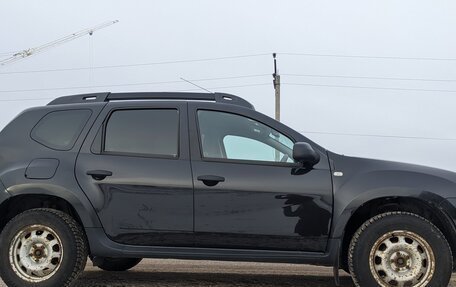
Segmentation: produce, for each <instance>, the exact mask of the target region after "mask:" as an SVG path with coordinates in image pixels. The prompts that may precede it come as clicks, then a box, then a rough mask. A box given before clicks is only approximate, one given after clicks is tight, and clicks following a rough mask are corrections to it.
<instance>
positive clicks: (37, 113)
mask: <svg viewBox="0 0 456 287" xmlns="http://www.w3.org/2000/svg"><path fill="white" fill-rule="evenodd" d="M104 105H105V103H97V104H90V105H85V104H75V105H56V106H46V107H39V108H33V109H29V110H26V111H24V112H23V113H21V114H20V115H18V116H17V117H16V118H15V119H14V120H13V121H12V122H11V123H10V124H8V125H7V126H6V127H5V128H4V129H3V130H2V131H1V133H0V180H1V181H2V182H3V184H4V185H5V188H6V190H7V191H8V193H9V194H10V195H11V196H18V195H26V194H41V195H49V196H55V197H59V198H62V199H64V200H66V201H67V202H69V203H70V204H71V205H72V206H73V207H74V208H75V210H76V211H77V212H78V214H79V216H80V218H81V220H82V222H83V224H84V226H85V227H88V228H91V227H99V226H100V222H99V220H98V217H97V216H96V213H95V212H94V210H93V207H92V205H91V203H90V201H89V200H88V199H87V197H86V196H85V194H84V193H83V192H82V190H81V189H80V188H79V185H78V184H77V182H76V178H75V176H74V163H75V160H76V157H77V155H78V152H79V148H80V146H81V144H82V142H83V141H84V139H85V137H86V135H87V133H88V132H89V130H90V128H91V127H92V124H93V122H94V121H95V119H96V118H97V117H98V114H99V113H100V111H101V110H102V109H103V107H104ZM73 109H84V110H87V109H88V110H90V111H91V115H90V117H89V120H88V121H87V123H86V124H85V126H84V128H83V129H82V131H81V133H80V134H79V137H78V138H77V140H76V142H75V144H74V146H73V147H72V148H71V149H70V150H68V151H59V150H54V149H50V148H48V147H45V146H43V145H42V144H40V143H38V142H36V141H34V140H33V139H32V138H31V137H30V132H31V130H32V128H33V127H34V126H35V125H36V124H37V122H38V121H39V120H40V119H41V118H43V117H44V116H45V115H47V114H48V113H50V112H54V111H65V110H73ZM41 159H43V160H41ZM49 160H51V161H52V162H54V163H55V162H58V167H57V168H55V164H54V165H53V167H52V168H51V169H52V173H53V174H52V173H51V172H50V171H49V172H46V174H39V173H38V174H36V173H35V172H34V171H33V172H32V174H33V175H34V176H32V178H27V177H26V170H27V168H28V167H29V166H31V164H32V163H33V162H35V163H36V162H49ZM32 170H33V164H32V168H31V169H30V171H32ZM35 175H36V176H35ZM43 177H45V179H44V178H43Z"/></svg>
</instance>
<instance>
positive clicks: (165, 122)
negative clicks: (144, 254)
mask: <svg viewBox="0 0 456 287" xmlns="http://www.w3.org/2000/svg"><path fill="white" fill-rule="evenodd" d="M76 177H77V180H78V182H79V184H80V185H81V187H82V189H83V190H84V191H85V193H86V194H87V196H88V197H89V199H90V200H91V202H92V204H93V206H94V208H95V210H96V211H97V213H98V216H99V218H100V221H101V223H102V225H103V228H104V230H105V232H106V233H107V235H108V236H109V237H110V238H111V239H112V240H114V241H116V242H119V243H125V244H132V245H162V246H163V245H172V246H191V245H192V235H193V183H192V177H191V166H190V160H189V149H188V129H187V104H186V103H178V102H153V101H149V102H110V103H108V104H107V106H106V107H105V108H104V110H103V112H102V114H101V115H100V116H99V118H98V120H97V121H96V122H95V124H94V127H93V128H92V130H91V132H90V133H89V135H88V137H87V139H86V141H85V143H84V145H83V147H82V149H81V152H80V154H79V156H78V159H77V163H76Z"/></svg>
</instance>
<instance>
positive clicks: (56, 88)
mask: <svg viewBox="0 0 456 287" xmlns="http://www.w3.org/2000/svg"><path fill="white" fill-rule="evenodd" d="M263 76H269V74H258V75H241V76H231V77H218V78H203V79H190V81H193V82H203V81H217V80H230V79H242V78H252V77H263ZM176 83H182V81H181V80H179V81H177V80H175V81H162V82H143V83H130V84H107V85H90V86H73V87H54V88H33V89H21V90H3V91H2V90H0V93H17V92H37V91H53V90H70V89H87V88H104V87H128V86H145V85H161V84H176Z"/></svg>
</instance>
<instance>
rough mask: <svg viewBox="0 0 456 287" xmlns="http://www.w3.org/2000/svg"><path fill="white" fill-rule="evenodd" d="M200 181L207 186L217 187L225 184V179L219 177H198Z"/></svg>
mask: <svg viewBox="0 0 456 287" xmlns="http://www.w3.org/2000/svg"><path fill="white" fill-rule="evenodd" d="M198 180H199V181H202V182H203V183H204V184H205V185H207V186H215V185H217V184H218V183H219V182H224V181H225V178H224V177H222V176H217V175H201V176H198Z"/></svg>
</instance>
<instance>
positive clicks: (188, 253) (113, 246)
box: [85, 228, 338, 266]
mask: <svg viewBox="0 0 456 287" xmlns="http://www.w3.org/2000/svg"><path fill="white" fill-rule="evenodd" d="M85 230H86V234H87V238H88V240H89V246H90V253H91V254H90V255H91V256H93V257H97V256H98V257H133V258H163V259H166V258H172V259H195V260H220V261H252V262H276V263H300V264H313V265H322V266H334V263H335V259H336V258H337V256H338V254H337V246H338V244H336V243H335V242H331V241H332V239H330V240H329V241H330V242H329V243H330V245H329V246H331V247H330V248H329V251H328V252H327V253H317V252H302V251H277V250H253V249H219V248H196V247H162V246H136V245H126V244H119V243H116V242H114V241H112V240H111V239H109V238H108V237H107V236H106V234H105V233H104V230H103V229H102V228H86V229H85ZM332 243H334V244H332ZM332 246H334V247H332Z"/></svg>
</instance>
